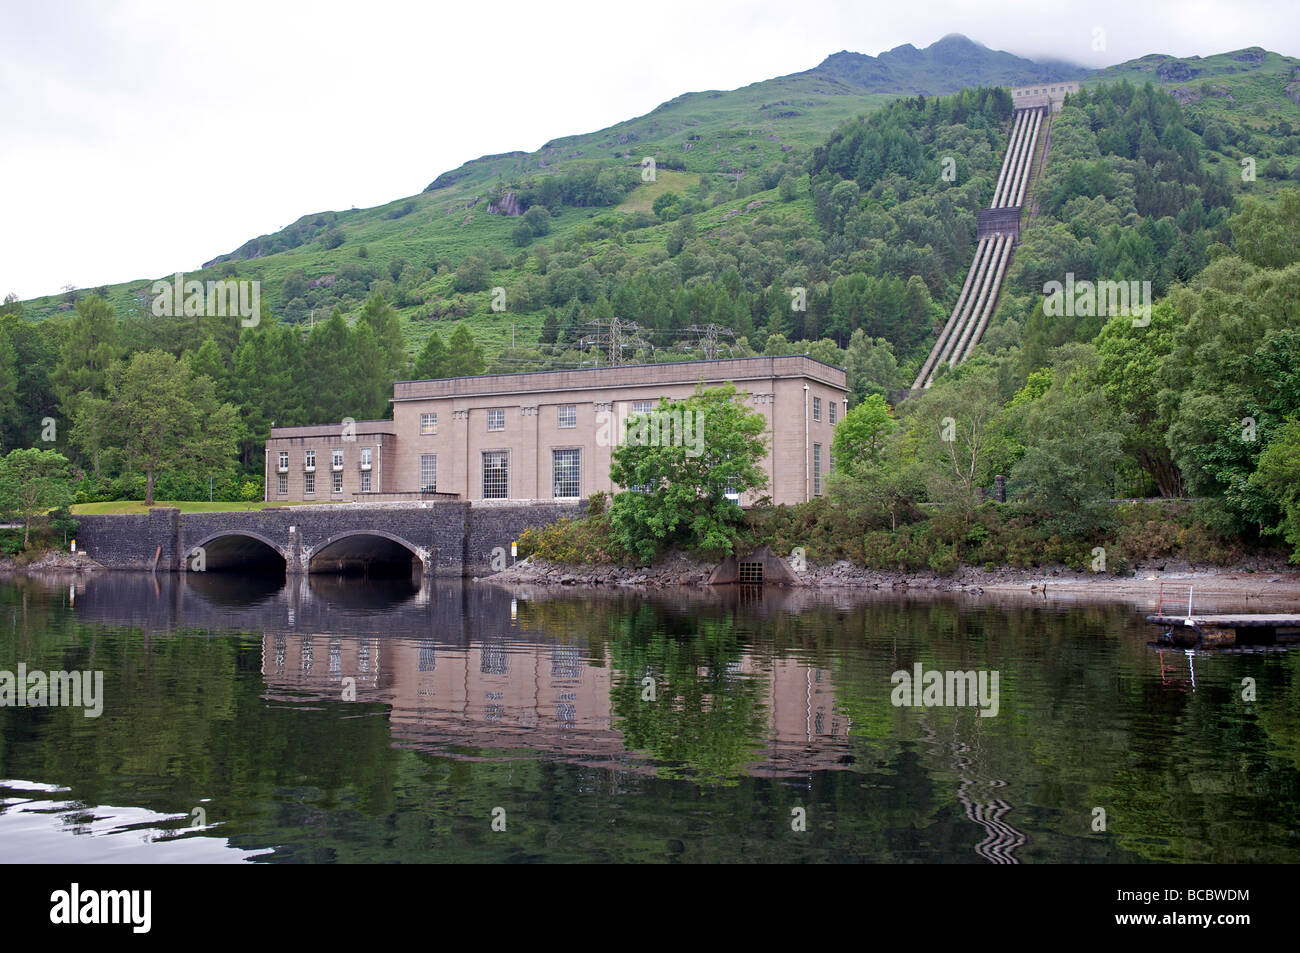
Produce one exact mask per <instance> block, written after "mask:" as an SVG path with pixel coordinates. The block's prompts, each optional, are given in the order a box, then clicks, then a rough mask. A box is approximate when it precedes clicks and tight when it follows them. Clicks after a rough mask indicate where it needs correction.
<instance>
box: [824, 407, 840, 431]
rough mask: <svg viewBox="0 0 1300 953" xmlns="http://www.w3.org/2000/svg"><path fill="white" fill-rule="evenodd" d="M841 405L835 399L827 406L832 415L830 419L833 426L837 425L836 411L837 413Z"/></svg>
mask: <svg viewBox="0 0 1300 953" xmlns="http://www.w3.org/2000/svg"><path fill="white" fill-rule="evenodd" d="M839 406H840V405H839V404H837V403H836V402H835V401H831V402H830V406H829V407H827V408H826V409H827V411H829V412H830V417H829V418H828V419H829V420H830V424H831V426H832V427H834V426H835V413H836V411H838V410H839Z"/></svg>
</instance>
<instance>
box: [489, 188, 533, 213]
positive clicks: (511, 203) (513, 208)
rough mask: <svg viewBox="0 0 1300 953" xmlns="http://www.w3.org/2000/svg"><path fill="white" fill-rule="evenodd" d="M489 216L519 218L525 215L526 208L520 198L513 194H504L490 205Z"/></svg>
mask: <svg viewBox="0 0 1300 953" xmlns="http://www.w3.org/2000/svg"><path fill="white" fill-rule="evenodd" d="M487 210H488V214H489V215H508V216H510V217H512V218H517V217H518V216H520V215H523V214H524V207H523V206H522V205H521V204H520V203H519V196H517V195H515V193H513V192H504V193H502V195H501V198H499V199H497V200H496V201H494V202H489V203H488V207H487Z"/></svg>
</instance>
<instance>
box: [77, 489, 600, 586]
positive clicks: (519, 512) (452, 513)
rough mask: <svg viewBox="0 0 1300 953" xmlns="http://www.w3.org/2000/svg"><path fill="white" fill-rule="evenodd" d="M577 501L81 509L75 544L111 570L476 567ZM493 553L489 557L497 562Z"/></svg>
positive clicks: (460, 570)
mask: <svg viewBox="0 0 1300 953" xmlns="http://www.w3.org/2000/svg"><path fill="white" fill-rule="evenodd" d="M581 509H582V504H578V503H568V504H566V503H520V504H481V503H476V504H470V503H468V502H464V501H439V502H419V503H386V504H374V503H344V504H318V505H312V506H284V507H268V508H266V509H262V510H252V511H228V512H221V513H182V512H181V511H180V510H179V509H176V508H174V507H159V508H157V509H155V510H153V511H151V512H149V513H147V514H142V515H112V516H108V515H105V516H80V517H78V518H77V520H78V524H79V526H78V529H77V534H76V536H77V548H78V550H79V551H81V552H84V553H86V555H87V556H88V557H89V558H91V559H93V560H95V561H96V562H98V563H100V564H101V565H103V566H105V567H107V568H110V569H143V570H157V571H159V572H182V571H195V570H203V571H220V570H223V569H257V570H264V571H268V572H277V573H278V572H284V573H287V574H296V573H310V572H372V571H373V572H381V571H389V572H394V573H397V574H402V573H406V572H412V571H415V570H418V571H420V572H421V573H423V574H424V575H438V576H468V575H483V574H486V573H489V572H492V571H495V570H499V569H501V568H503V567H504V563H503V562H502V561H501V559H500V557H501V556H502V555H504V556H505V557H506V558H507V561H508V557H509V553H510V544H511V543H512V542H513V541H514V540H516V539H518V538H519V534H520V533H521V532H523V531H524V530H525V529H527V528H529V527H537V526H545V525H548V524H550V523H554V522H555V521H556V520H558V519H561V518H562V517H566V516H577V515H579V513H580V512H581ZM494 555H495V557H496V560H495V564H494Z"/></svg>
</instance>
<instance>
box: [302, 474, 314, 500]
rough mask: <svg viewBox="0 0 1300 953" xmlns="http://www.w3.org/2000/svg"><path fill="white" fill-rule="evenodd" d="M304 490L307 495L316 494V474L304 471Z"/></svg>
mask: <svg viewBox="0 0 1300 953" xmlns="http://www.w3.org/2000/svg"><path fill="white" fill-rule="evenodd" d="M302 490H303V493H304V494H305V495H307V496H315V495H316V474H314V473H304V474H303V476H302Z"/></svg>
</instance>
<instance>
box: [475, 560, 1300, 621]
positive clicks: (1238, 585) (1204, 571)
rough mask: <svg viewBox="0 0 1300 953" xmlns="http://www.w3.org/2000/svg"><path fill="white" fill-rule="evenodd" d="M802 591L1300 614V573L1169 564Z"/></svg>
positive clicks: (669, 576) (839, 583)
mask: <svg viewBox="0 0 1300 953" xmlns="http://www.w3.org/2000/svg"><path fill="white" fill-rule="evenodd" d="M712 570H713V565H712V564H705V563H699V562H695V561H693V560H689V559H686V558H684V557H680V556H678V557H670V558H669V559H668V560H665V561H664V563H662V564H658V565H655V566H650V567H642V568H628V567H620V566H597V567H593V566H574V565H561V564H553V563H547V562H545V561H542V560H538V561H533V560H532V559H523V560H520V561H519V562H518V563H516V564H515V565H513V566H511V567H510V568H508V569H505V570H502V571H501V572H499V573H495V574H492V575H490V576H480V577H477V581H480V582H489V583H492V584H494V585H500V586H507V587H510V586H516V585H520V586H528V587H541V588H544V589H568V588H597V589H610V590H624V591H626V590H632V591H643V592H653V591H658V590H663V589H673V588H678V587H687V588H698V589H725V588H731V587H728V586H721V587H713V586H709V585H708V583H707V579H708V576H709V574H710V573H711V572H712ZM795 575H796V576H797V577H798V578H799V583H798V584H797V585H787V586H778V585H772V586H771V588H773V589H776V590H788V591H790V592H808V591H823V592H831V593H837V594H845V595H847V594H850V593H855V592H860V593H868V592H896V593H900V594H902V593H907V594H913V595H915V594H920V593H956V594H965V595H972V596H980V595H990V596H992V595H998V596H1021V597H1026V598H1033V599H1036V600H1039V601H1042V602H1049V603H1050V602H1081V601H1103V602H1126V603H1131V604H1150V606H1151V607H1152V609H1153V610H1154V608H1155V606H1156V603H1157V601H1158V600H1160V599H1161V598H1162V596H1161V592H1162V584H1163V599H1164V602H1165V603H1171V602H1172V603H1174V604H1179V603H1185V602H1186V600H1187V598H1188V594H1189V589H1190V590H1191V594H1192V597H1193V600H1194V605H1195V608H1197V609H1206V608H1235V609H1245V608H1256V607H1257V606H1259V607H1262V606H1264V605H1267V606H1268V607H1270V608H1278V609H1282V608H1300V569H1295V568H1291V567H1288V568H1280V567H1268V566H1264V567H1245V568H1238V567H1225V566H1193V565H1186V564H1175V563H1172V562H1166V563H1164V564H1162V565H1161V566H1159V567H1152V568H1145V569H1138V570H1136V571H1134V572H1133V573H1132V574H1130V575H1125V576H1114V575H1106V574H1102V573H1091V572H1081V571H1078V570H1072V569H1067V568H1065V567H1042V568H1037V569H1014V568H1003V569H992V570H988V569H983V568H978V567H973V566H964V567H962V568H961V569H960V570H958V571H957V572H956V573H953V574H951V575H946V576H945V575H939V574H938V573H935V572H932V571H929V570H917V571H910V572H909V571H903V572H899V571H893V570H874V569H864V568H862V567H860V566H852V565H850V564H849V563H847V562H839V563H834V564H829V565H821V566H816V565H810V566H808V567H807V569H806V570H804V571H802V572H797V571H796V572H795Z"/></svg>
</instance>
